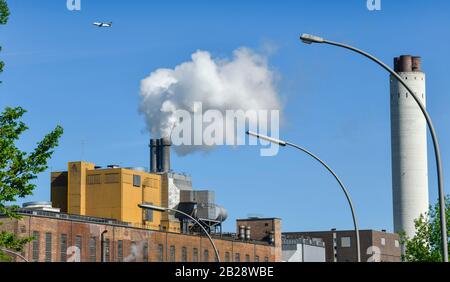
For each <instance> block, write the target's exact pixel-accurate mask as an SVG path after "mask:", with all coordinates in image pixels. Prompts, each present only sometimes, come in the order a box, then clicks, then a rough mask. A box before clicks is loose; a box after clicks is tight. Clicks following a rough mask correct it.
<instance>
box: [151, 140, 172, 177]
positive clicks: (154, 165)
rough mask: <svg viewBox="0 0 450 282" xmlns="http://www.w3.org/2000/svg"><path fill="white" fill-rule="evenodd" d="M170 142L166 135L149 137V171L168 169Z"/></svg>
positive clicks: (165, 170)
mask: <svg viewBox="0 0 450 282" xmlns="http://www.w3.org/2000/svg"><path fill="white" fill-rule="evenodd" d="M171 146H172V143H171V142H170V139H169V138H168V137H164V138H160V139H150V146H149V147H150V172H153V173H156V172H169V171H170V147H171Z"/></svg>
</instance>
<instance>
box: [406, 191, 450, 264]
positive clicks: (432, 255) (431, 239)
mask: <svg viewBox="0 0 450 282" xmlns="http://www.w3.org/2000/svg"><path fill="white" fill-rule="evenodd" d="M439 214H440V208H439V203H436V205H435V206H434V207H430V210H429V212H428V213H425V214H422V215H420V217H419V218H418V219H416V220H415V221H414V222H415V227H416V234H415V235H414V237H413V238H408V237H407V236H405V235H404V234H402V235H401V241H402V245H404V246H405V249H406V250H405V254H404V255H403V256H402V259H403V261H410V262H439V261H442V247H441V242H442V240H441V226H440V224H441V220H440V216H439ZM445 214H446V220H447V227H448V226H449V223H450V220H449V217H450V201H449V197H448V196H447V197H446V198H445ZM447 235H449V236H450V232H449V230H448V228H447ZM447 244H449V242H447Z"/></svg>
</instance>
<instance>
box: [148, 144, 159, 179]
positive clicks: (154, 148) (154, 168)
mask: <svg viewBox="0 0 450 282" xmlns="http://www.w3.org/2000/svg"><path fill="white" fill-rule="evenodd" d="M157 142H158V141H157V139H150V172H158V154H157V153H158V144H157Z"/></svg>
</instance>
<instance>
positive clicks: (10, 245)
mask: <svg viewBox="0 0 450 282" xmlns="http://www.w3.org/2000/svg"><path fill="white" fill-rule="evenodd" d="M32 240H33V238H32V237H31V238H18V237H17V236H16V235H15V234H14V233H8V232H5V231H2V232H0V248H1V247H5V248H7V249H8V250H11V251H14V252H22V251H23V246H24V245H25V244H26V243H28V242H31V241H32ZM11 260H12V258H11V256H9V255H7V254H5V253H3V252H2V251H0V261H11Z"/></svg>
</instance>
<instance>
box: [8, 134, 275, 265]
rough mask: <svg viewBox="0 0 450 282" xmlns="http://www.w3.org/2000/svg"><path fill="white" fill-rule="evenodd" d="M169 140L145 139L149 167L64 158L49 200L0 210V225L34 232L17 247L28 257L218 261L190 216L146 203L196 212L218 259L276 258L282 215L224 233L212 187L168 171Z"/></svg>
mask: <svg viewBox="0 0 450 282" xmlns="http://www.w3.org/2000/svg"><path fill="white" fill-rule="evenodd" d="M170 145H171V144H170V141H169V140H168V139H166V138H162V139H152V140H151V141H150V164H151V165H150V171H146V169H144V168H139V167H136V168H132V167H120V166H118V165H108V166H106V167H100V166H96V165H95V164H94V163H89V162H84V161H77V162H69V163H68V164H67V171H59V172H52V173H51V189H50V190H51V193H50V194H51V202H33V203H27V204H24V206H23V208H22V209H20V210H19V214H20V215H21V216H22V218H21V219H8V218H7V217H4V216H2V215H0V221H1V222H3V224H1V225H0V230H7V231H9V232H14V233H16V234H17V235H18V236H29V237H34V240H33V241H32V242H31V243H29V244H27V248H26V249H25V251H24V252H23V254H22V255H24V256H25V257H26V258H28V259H29V260H30V261H214V260H215V252H214V249H213V248H212V246H211V244H210V242H209V240H208V238H207V237H206V236H205V234H203V231H202V229H201V228H200V226H198V225H197V223H196V222H195V221H192V220H191V219H190V218H186V217H184V216H182V215H181V214H180V213H167V212H159V211H152V210H146V209H141V208H140V207H139V206H138V205H139V204H148V205H154V206H160V207H169V208H174V209H177V210H180V211H182V212H185V213H187V214H189V215H191V216H192V217H194V218H196V220H197V221H198V222H200V224H202V225H203V227H204V228H205V229H206V230H207V231H208V232H209V233H210V235H211V236H212V237H213V238H214V242H215V244H216V246H217V248H218V250H219V254H220V258H221V261H230V262H239V261H243V262H244V261H247V262H250V261H252V262H253V261H255V262H258V261H261V262H264V261H281V220H280V219H278V218H264V219H261V218H257V219H255V218H253V219H245V220H238V221H237V226H238V227H237V232H236V233H225V232H222V228H221V226H222V222H223V221H225V220H226V219H227V216H228V215H227V211H226V210H225V208H223V207H221V206H219V205H217V204H216V203H215V193H214V191H210V190H195V189H194V188H193V186H192V179H191V177H190V176H188V175H185V174H180V173H176V172H174V171H172V170H171V168H170ZM242 226H243V228H244V229H241V227H242ZM241 230H244V231H243V233H241ZM16 260H17V261H20V259H19V258H16Z"/></svg>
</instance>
